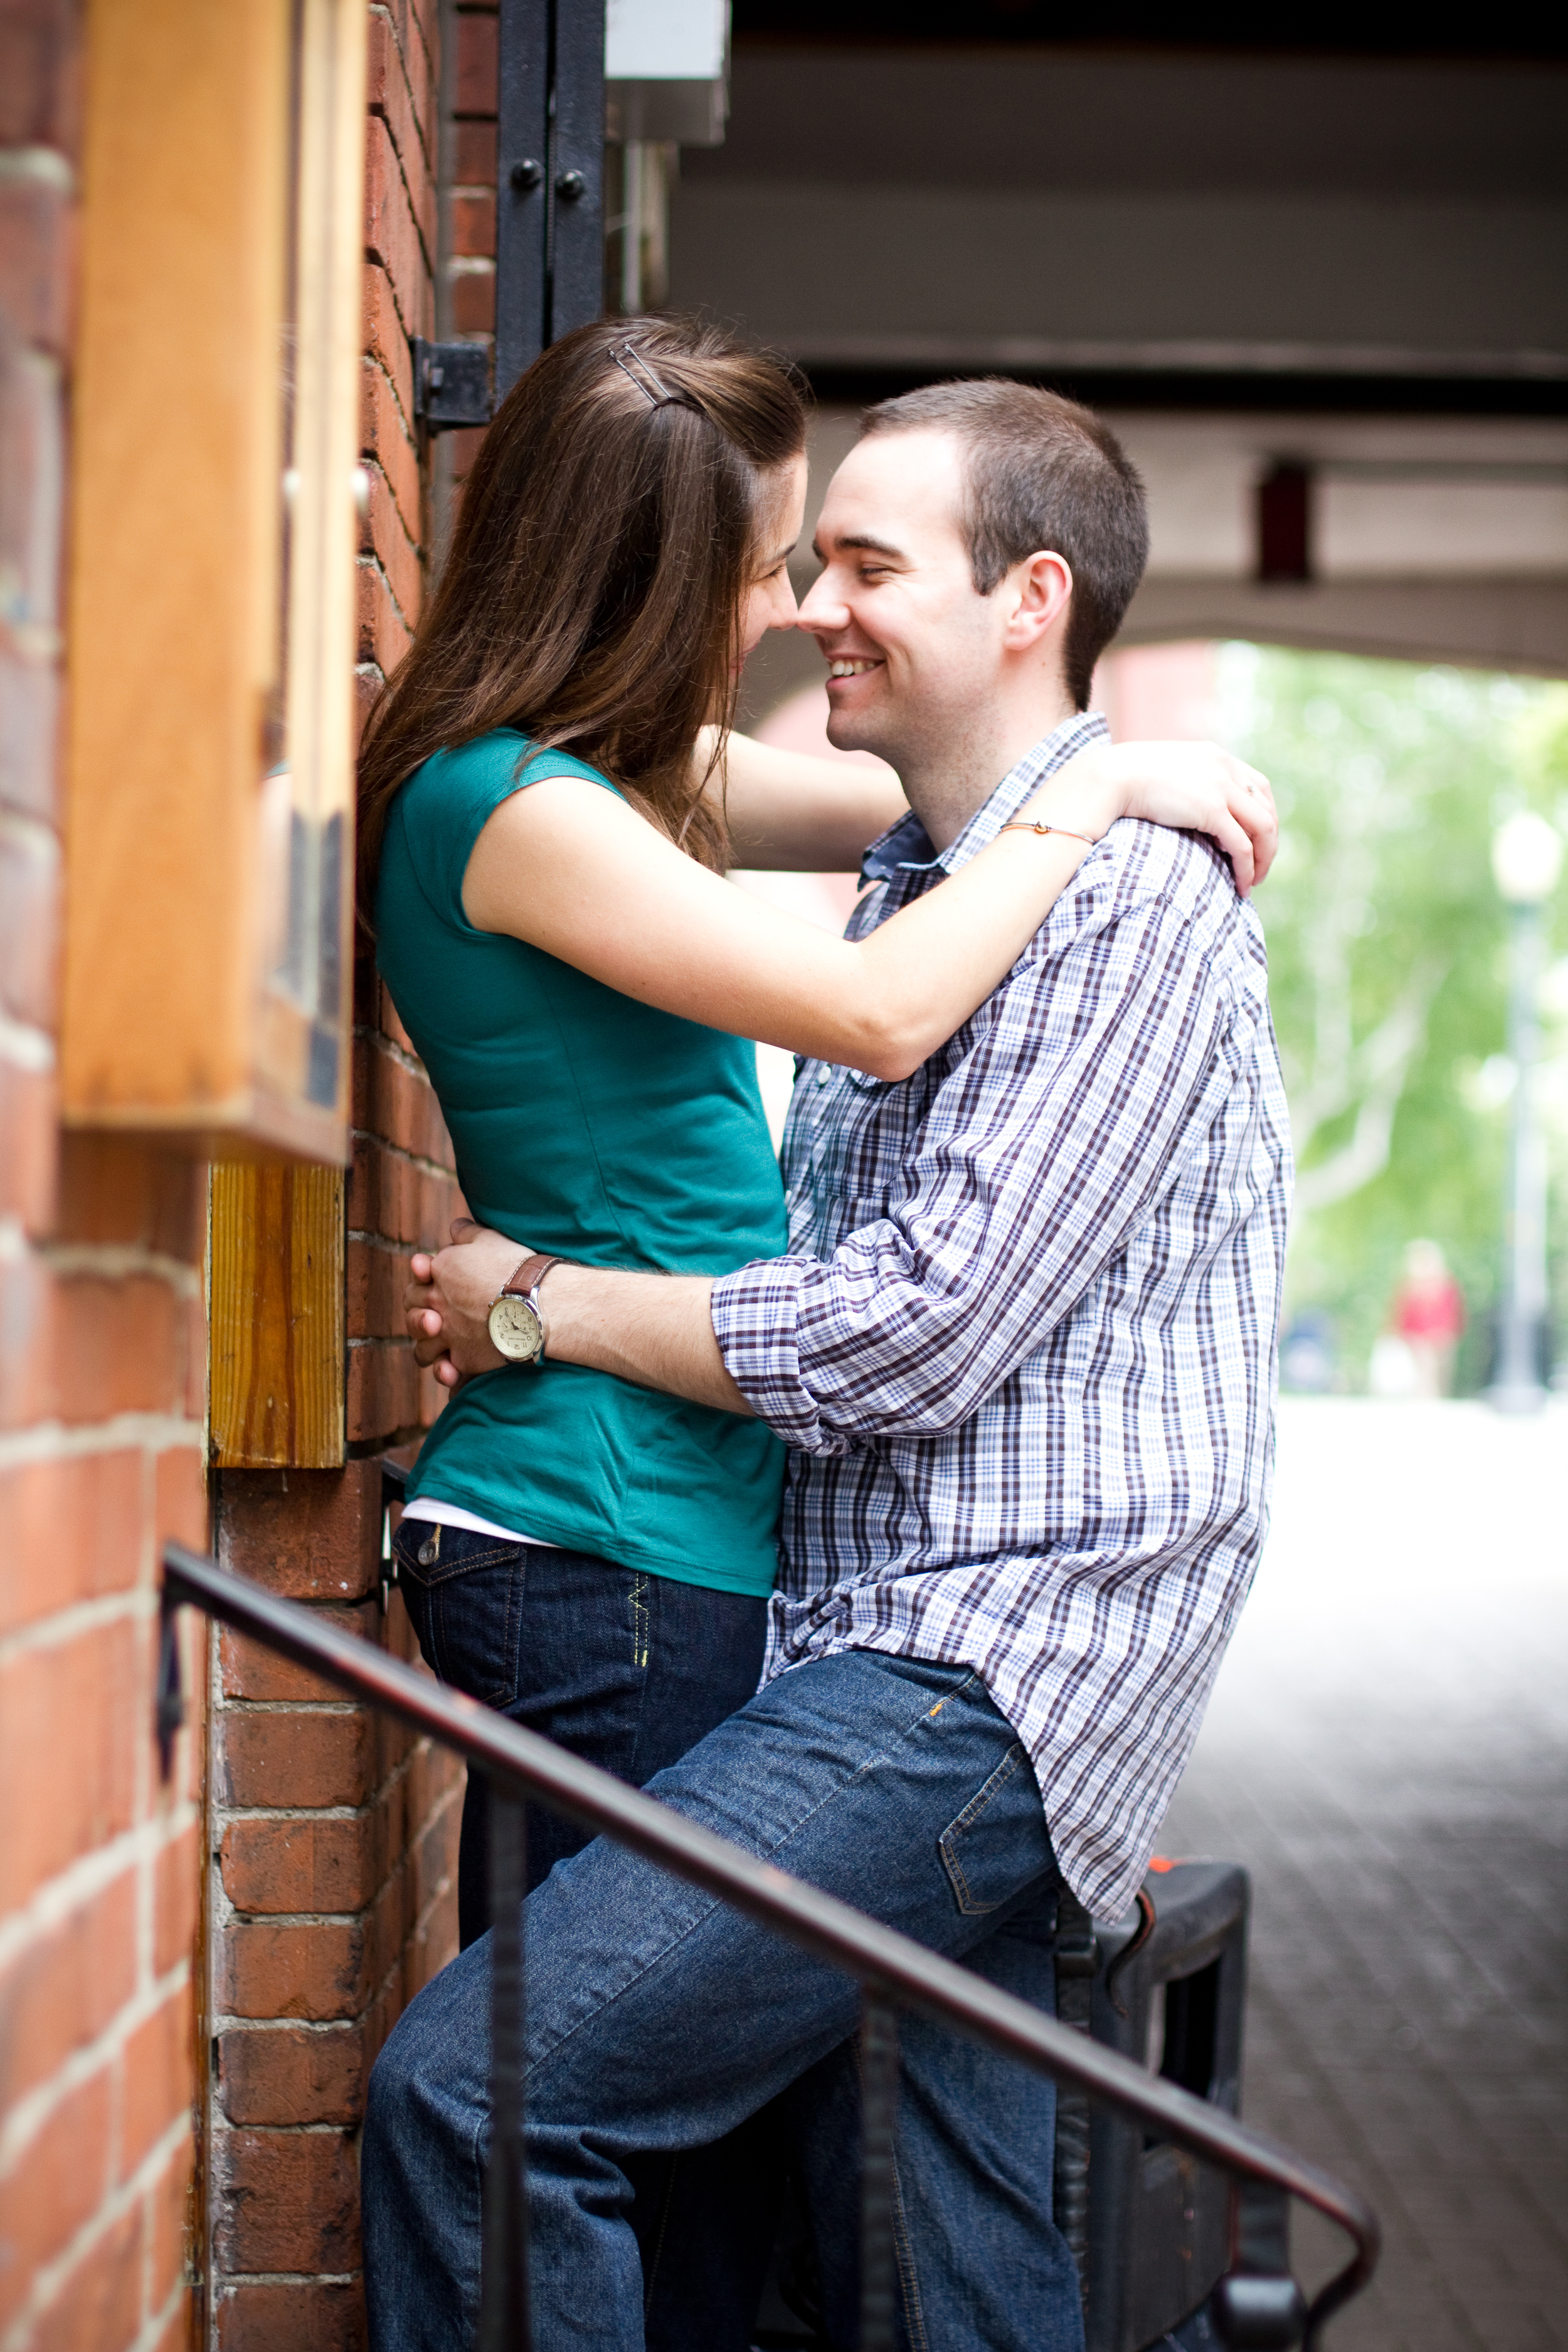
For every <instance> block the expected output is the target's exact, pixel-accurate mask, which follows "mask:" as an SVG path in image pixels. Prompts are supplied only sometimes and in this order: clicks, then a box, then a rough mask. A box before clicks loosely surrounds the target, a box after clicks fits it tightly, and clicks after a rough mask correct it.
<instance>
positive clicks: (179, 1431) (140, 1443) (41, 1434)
mask: <svg viewBox="0 0 1568 2352" xmlns="http://www.w3.org/2000/svg"><path fill="white" fill-rule="evenodd" d="M3 1256H4V1252H3V1250H0V1257H3ZM186 1446H195V1448H196V1449H197V1450H198V1451H199V1452H200V1453H201V1454H203V1456H204V1459H205V1450H206V1449H205V1430H204V1429H203V1426H202V1423H200V1422H199V1421H192V1420H189V1419H187V1418H186V1417H185V1415H184V1414H183V1413H174V1412H117V1413H113V1414H111V1415H110V1418H109V1420H107V1421H94V1422H81V1423H77V1422H65V1421H61V1420H59V1419H58V1416H57V1417H56V1418H55V1419H52V1420H49V1421H38V1422H35V1423H33V1425H32V1427H31V1428H29V1429H18V1430H10V1431H7V1432H5V1433H4V1434H3V1435H0V1470H10V1469H16V1468H22V1467H25V1466H26V1465H27V1464H29V1463H32V1462H74V1461H80V1460H82V1459H84V1458H86V1457H87V1456H89V1455H90V1454H124V1453H128V1452H139V1453H153V1454H169V1453H174V1452H175V1451H178V1450H183V1449H184V1447H186Z"/></svg>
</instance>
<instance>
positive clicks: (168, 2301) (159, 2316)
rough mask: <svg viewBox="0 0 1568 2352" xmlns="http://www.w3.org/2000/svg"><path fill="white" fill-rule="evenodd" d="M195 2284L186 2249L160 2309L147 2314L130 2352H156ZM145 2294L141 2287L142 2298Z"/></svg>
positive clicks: (149, 2257)
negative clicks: (177, 2273)
mask: <svg viewBox="0 0 1568 2352" xmlns="http://www.w3.org/2000/svg"><path fill="white" fill-rule="evenodd" d="M148 2259H149V2261H151V2259H152V2253H151V2249H149V2252H148ZM194 2284H195V2280H194V2279H193V2277H192V2275H191V2268H190V2252H189V2250H188V2248H187V2249H185V2250H184V2251H183V2252H182V2253H181V2256H180V2274H179V2276H178V2278H177V2279H176V2280H175V2281H174V2285H173V2286H172V2287H171V2288H170V2289H169V2292H168V2294H167V2296H166V2298H165V2299H164V2302H163V2306H162V2308H161V2309H159V2310H157V2311H153V2312H149V2313H148V2315H147V2317H146V2319H145V2321H144V2322H143V2324H142V2331H141V2333H140V2335H138V2336H136V2337H135V2339H134V2341H133V2342H132V2345H131V2347H130V2352H157V2347H159V2345H160V2344H162V2342H163V2337H164V2335H165V2332H166V2331H167V2329H168V2326H169V2324H170V2322H171V2321H172V2320H173V2318H174V2314H175V2313H176V2312H177V2311H178V2309H179V2307H180V2305H181V2304H182V2303H183V2302H184V2299H185V2297H186V2296H187V2295H188V2294H190V2292H191V2289H192V2287H193V2286H194ZM142 2294H143V2297H145V2294H146V2288H145V2286H143V2288H142Z"/></svg>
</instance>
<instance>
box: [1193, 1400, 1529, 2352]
mask: <svg viewBox="0 0 1568 2352" xmlns="http://www.w3.org/2000/svg"><path fill="white" fill-rule="evenodd" d="M1565 1751H1568V1410H1565V1409H1564V1408H1563V1407H1561V1406H1559V1407H1554V1408H1553V1409H1552V1411H1551V1412H1548V1413H1546V1414H1544V1415H1542V1417H1541V1418H1540V1419H1539V1420H1537V1421H1533V1422H1527V1423H1507V1422H1502V1421H1500V1420H1498V1419H1497V1418H1496V1417H1495V1416H1494V1415H1492V1414H1491V1413H1490V1412H1489V1411H1488V1410H1487V1409H1486V1408H1485V1407H1484V1406H1480V1405H1471V1404H1444V1405H1420V1404H1410V1405H1405V1404H1380V1403H1372V1402H1361V1401H1355V1400H1350V1399H1344V1400H1340V1399H1324V1400H1317V1399H1310V1400H1309V1399H1299V1400H1289V1401H1287V1402H1286V1404H1285V1406H1284V1408H1283V1411H1282V1414H1281V1431H1280V1449H1279V1486H1278V1494H1277V1507H1276V1513H1275V1526H1274V1534H1273V1536H1272V1538H1271V1539H1270V1543H1269V1548H1268V1552H1267V1554H1266V1556H1265V1560H1264V1565H1263V1568H1262V1570H1261V1571H1260V1573H1259V1578H1258V1585H1257V1588H1256V1590H1255V1591H1254V1594H1253V1598H1252V1600H1251V1601H1250V1603H1249V1604H1248V1610H1247V1617H1246V1619H1245V1621H1244V1622H1243V1626H1242V1629H1241V1631H1240V1633H1238V1634H1237V1640H1236V1643H1235V1644H1234V1645H1233V1648H1232V1651H1231V1654H1230V1656H1229V1658H1228V1659H1227V1660H1226V1665H1225V1668H1224V1671H1223V1673H1222V1675H1221V1677H1220V1681H1219V1684H1218V1686H1217V1688H1216V1691H1215V1699H1214V1704H1213V1706H1212V1707H1211V1709H1210V1713H1209V1717H1208V1721H1207V1722H1206V1724H1205V1727H1204V1732H1203V1736H1202V1738H1201V1740H1200V1742H1199V1745H1198V1748H1197V1751H1196V1754H1195V1756H1194V1760H1193V1763H1192V1765H1191V1767H1190V1769H1189V1770H1188V1773H1187V1776H1186V1779H1185V1780H1184V1782H1183V1785H1182V1788H1181V1790H1180V1791H1179V1793H1178V1795H1177V1799H1176V1802H1175V1804H1174V1806H1173V1809H1172V1811H1171V1814H1170V1817H1169V1820H1168V1822H1167V1824H1166V1828H1165V1831H1164V1832H1163V1836H1162V1840H1161V1843H1162V1846H1163V1849H1164V1851H1166V1852H1167V1853H1173V1854H1184V1853H1186V1854H1218V1855H1225V1856H1230V1857H1234V1858H1236V1859H1237V1860H1239V1861H1241V1862H1244V1863H1246V1864H1247V1866H1248V1867H1249V1869H1250V1870H1251V1871H1252V1873H1253V1884H1254V1902H1255V1910H1254V1927H1253V1965H1252V1995H1251V2005H1250V2010H1249V2017H1248V2043H1247V2094H1246V2104H1245V2110H1244V2112H1245V2113H1246V2114H1247V2116H1248V2117H1249V2118H1250V2119H1251V2120H1252V2121H1254V2122H1256V2123H1258V2124H1259V2125H1261V2126H1264V2127H1265V2128H1267V2129H1269V2130H1271V2131H1274V2132H1277V2133H1278V2134H1279V2136H1280V2137H1284V2138H1286V2139H1289V2141H1291V2142H1292V2143H1293V2144H1294V2145H1295V2146H1296V2147H1300V2148H1301V2149H1302V2150H1304V2151H1305V2152H1307V2153H1309V2154H1310V2155H1313V2156H1315V2157H1317V2158H1319V2159H1320V2160H1321V2161H1322V2162H1323V2163H1325V2164H1328V2165H1330V2166H1331V2167H1332V2168H1334V2169H1335V2170H1337V2171H1339V2172H1341V2173H1342V2174H1343V2175H1344V2176H1345V2177H1346V2178H1348V2179H1351V2180H1353V2181H1355V2182H1357V2183H1358V2184H1359V2185H1360V2186H1361V2187H1362V2188H1363V2189H1365V2190H1366V2192H1367V2193H1368V2194H1369V2195H1370V2196H1371V2197H1372V2199H1373V2202H1374V2203H1375V2204H1376V2205H1377V2207H1378V2209H1379V2210H1380V2212H1381V2214H1382V2216H1383V2221H1384V2230H1385V2231H1386V2237H1387V2251H1386V2252H1385V2255H1384V2264H1383V2268H1382V2271H1381V2273H1380V2275H1379V2278H1378V2280H1377V2281H1376V2283H1375V2284H1373V2288H1372V2289H1371V2291H1370V2292H1369V2293H1368V2294H1366V2295H1365V2296H1363V2299H1362V2301H1361V2302H1360V2303H1359V2304H1358V2305H1355V2306H1353V2307H1352V2310H1351V2312H1350V2313H1348V2314H1347V2315H1345V2316H1344V2317H1343V2318H1342V2319H1341V2320H1340V2321H1339V2322H1337V2323H1336V2324H1334V2325H1332V2326H1331V2327H1330V2330H1329V2339H1330V2345H1331V2352H1556V2348H1557V2347H1568V1852H1565V1849H1568V1769H1565ZM1337 2242H1338V2241H1337V2237H1336V2235H1335V2233H1333V2232H1331V2231H1328V2230H1327V2229H1326V2228H1324V2229H1319V2228H1318V2227H1316V2226H1315V2225H1309V2226H1307V2227H1304V2228H1302V2229H1301V2230H1300V2231H1299V2233H1298V2238H1297V2249H1298V2268H1299V2270H1300V2272H1301V2273H1305V2274H1307V2275H1309V2276H1311V2277H1314V2278H1315V2277H1317V2276H1320V2275H1321V2274H1322V2273H1324V2272H1325V2270H1326V2268H1327V2266H1328V2263H1329V2259H1330V2256H1331V2252H1332V2250H1333V2248H1334V2247H1335V2245H1336V2244H1337Z"/></svg>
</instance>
